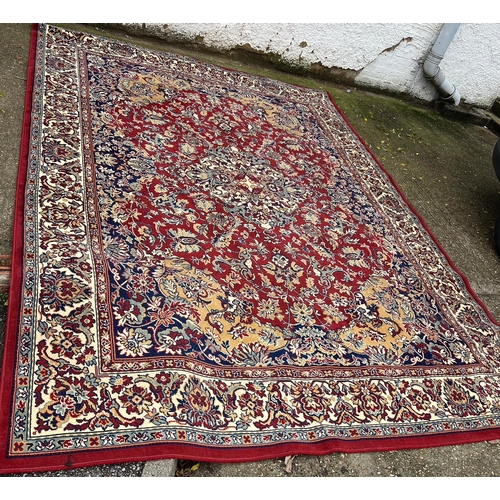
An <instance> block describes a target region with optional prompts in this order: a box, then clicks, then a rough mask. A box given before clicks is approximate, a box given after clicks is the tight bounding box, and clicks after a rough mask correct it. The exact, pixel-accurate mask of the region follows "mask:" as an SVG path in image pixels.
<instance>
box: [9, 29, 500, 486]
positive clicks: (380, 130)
mask: <svg viewBox="0 0 500 500" xmlns="http://www.w3.org/2000/svg"><path fill="white" fill-rule="evenodd" d="M68 27H72V28H74V29H80V30H84V31H89V32H91V33H95V34H100V35H107V36H112V37H116V38H119V39H121V40H125V41H128V42H133V43H138V44H140V45H143V46H146V47H149V48H153V49H157V50H167V51H170V52H178V53H182V54H184V55H190V56H192V57H195V58H198V59H203V60H205V61H208V62H212V63H214V64H219V65H222V66H225V67H231V68H234V69H238V70H242V71H246V72H249V73H254V74H259V75H263V76H267V77H271V78H275V79H278V80H284V81H287V82H289V83H295V84H299V85H304V86H310V87H315V88H322V89H325V90H328V91H329V92H330V93H331V95H332V96H333V98H334V100H335V101H336V102H337V104H338V105H339V106H340V108H341V109H342V110H343V111H344V113H345V115H346V116H347V118H348V119H349V121H350V122H351V124H352V125H353V126H354V127H355V129H356V130H357V131H358V133H359V134H360V135H361V136H362V137H363V138H364V140H365V142H366V143H367V144H368V145H369V147H370V148H371V149H372V150H373V151H374V153H375V154H376V155H377V157H378V159H379V160H380V162H381V163H382V164H383V165H384V167H385V168H386V169H387V170H388V171H389V173H390V174H391V175H392V176H393V178H394V180H395V181H396V183H397V184H398V185H399V187H400V188H401V190H402V191H403V193H404V194H405V195H406V197H407V199H408V200H409V202H410V203H411V204H412V205H413V206H414V208H415V209H416V210H417V212H418V213H419V214H420V215H421V216H422V217H423V219H424V220H425V221H426V223H427V225H428V226H429V228H430V230H431V231H432V232H433V234H434V235H435V236H436V238H437V239H438V241H439V242H440V243H441V245H442V246H443V247H444V249H445V251H446V252H447V253H448V255H449V256H450V257H451V259H452V260H453V262H454V263H455V264H456V266H457V267H458V269H459V270H460V271H461V272H462V273H463V274H465V275H466V276H467V277H468V278H469V281H470V284H471V286H472V288H473V289H474V291H475V292H476V293H477V295H478V296H479V298H480V299H481V300H482V301H483V302H484V304H485V305H486V307H487V308H488V309H489V311H490V312H491V313H492V315H493V316H494V317H495V318H498V319H500V300H499V299H500V259H499V257H498V256H497V254H496V252H495V249H494V246H493V228H494V224H495V220H496V218H497V216H499V215H500V182H499V181H498V179H497V177H496V175H495V172H494V170H493V167H492V163H491V154H492V151H493V146H494V144H495V142H496V140H497V135H496V134H495V133H493V132H492V131H491V130H490V129H489V128H487V127H486V126H484V125H476V124H471V123H465V122H462V121H458V120H456V119H451V118H450V117H445V116H443V114H442V113H440V112H439V111H438V110H437V109H435V108H433V107H432V106H422V105H421V103H416V102H412V101H407V100H402V99H401V98H395V97H389V96H384V95H378V94H374V93H372V92H367V91H363V90H360V89H356V88H353V87H348V86H345V85H342V84H341V83H339V82H332V81H325V80H319V79H315V78H313V77H308V76H305V75H302V76H299V75H293V74H289V73H286V72H283V71H280V70H278V69H275V68H273V67H271V65H270V64H268V63H265V62H262V61H259V60H257V59H256V58H255V56H252V57H249V56H248V55H246V54H244V53H241V52H238V53H228V54H212V53H208V52H203V51H202V50H200V49H199V48H198V49H196V50H194V49H193V48H189V47H187V46H180V45H169V44H166V43H162V42H159V41H155V40H153V39H148V38H145V37H142V38H133V37H131V36H129V35H127V34H125V33H123V32H120V31H117V30H112V29H111V28H107V27H105V26H102V25H100V26H99V25H97V26H77V25H72V26H68ZM29 37H30V26H29V25H24V24H0V47H2V50H1V51H0V68H1V70H0V130H1V135H0V256H1V255H8V254H9V253H10V250H11V244H12V240H11V233H12V221H13V205H14V193H15V185H16V177H17V164H18V155H19V144H20V133H21V123H22V110H23V103H24V93H25V83H26V68H27V60H28V49H29ZM6 301H7V296H6V295H5V294H0V349H1V348H3V339H4V334H5V321H6V310H7V305H6ZM173 466H175V462H173V461H165V462H155V463H149V464H147V465H145V464H144V463H131V464H120V465H112V466H99V467H90V468H85V469H75V470H71V471H61V472H50V473H48V472H47V473H39V474H22V476H34V475H37V476H141V475H142V476H155V475H156V476H158V475H160V476H162V475H163V476H170V475H173V474H174V469H173ZM176 475H177V476H179V477H201V476H205V477H206V476H224V477H228V476H307V477H312V476H356V477H368V476H406V477H418V476H440V477H452V476H455V477H457V476H476V477H484V476H499V475H500V446H499V445H498V444H496V443H486V442H483V443H476V444H468V445H462V446H449V447H443V448H429V449H424V450H406V451H396V452H385V453H361V454H344V453H334V454H332V455H327V456H320V457H318V456H298V457H295V458H294V460H293V462H292V465H291V472H290V471H287V470H286V469H285V461H284V459H276V460H266V461H261V462H256V463H239V464H219V463H201V464H199V463H195V462H186V461H179V462H178V463H177V472H176Z"/></svg>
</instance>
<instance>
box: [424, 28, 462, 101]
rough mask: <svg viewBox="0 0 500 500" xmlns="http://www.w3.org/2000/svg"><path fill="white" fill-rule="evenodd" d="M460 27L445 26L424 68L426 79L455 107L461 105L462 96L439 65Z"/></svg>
mask: <svg viewBox="0 0 500 500" xmlns="http://www.w3.org/2000/svg"><path fill="white" fill-rule="evenodd" d="M459 26H460V23H449V24H444V25H443V27H442V28H441V32H440V33H439V36H438V37H437V40H436V41H435V42H434V45H433V46H432V48H431V51H430V52H429V55H428V56H427V59H426V60H425V62H424V66H423V69H424V76H425V78H427V79H428V80H429V81H430V82H431V83H432V84H433V85H434V86H435V87H436V88H437V90H438V92H439V95H440V96H441V98H442V99H444V100H445V101H448V102H452V103H453V104H454V105H455V106H458V104H459V103H460V94H459V92H458V90H457V88H456V87H455V85H453V83H451V82H450V81H449V80H448V78H446V76H445V75H444V73H443V71H442V70H441V68H440V67H439V63H440V62H441V61H442V59H443V56H444V53H445V52H446V49H447V48H448V45H450V43H451V41H452V40H453V37H454V36H455V33H456V32H457V30H458V27H459Z"/></svg>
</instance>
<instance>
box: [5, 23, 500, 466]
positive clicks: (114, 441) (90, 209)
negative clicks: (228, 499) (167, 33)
mask: <svg viewBox="0 0 500 500" xmlns="http://www.w3.org/2000/svg"><path fill="white" fill-rule="evenodd" d="M13 241H14V243H13V252H12V278H11V291H10V298H9V312H8V325H7V333H6V339H5V353H4V360H3V365H2V379H1V384H2V385H1V413H0V419H1V420H0V453H1V455H0V472H2V473H13V472H28V471H43V470H56V469H64V468H70V467H83V466H90V465H100V464H110V463H122V462H130V461H144V460H158V459H163V458H178V459H191V460H197V461H218V462H240V461H241V462H242V461H253V460H262V459H266V458H276V457H282V456H287V455H297V454H313V455H322V454H327V453H333V452H364V451H384V450H396V449H409V448H423V447H432V446H444V445H451V444H462V443H469V442H477V441H483V440H492V439H498V438H499V437H500V428H499V424H500V417H499V413H500V390H499V389H500V385H499V377H498V372H499V369H498V367H499V363H498V360H499V355H500V352H499V348H498V345H499V340H500V336H499V328H498V324H497V323H496V322H495V320H494V319H493V318H492V316H491V315H490V314H489V312H488V311H487V310H486V308H485V307H484V305H483V304H482V303H481V302H480V300H479V299H478V298H477V296H476V295H475V294H474V292H473V291H472V290H471V288H470V286H469V284H468V283H467V280H466V279H465V277H463V276H462V275H461V274H460V272H459V271H458V270H457V269H456V268H455V266H454V265H453V263H452V262H451V261H450V259H449V258H448V257H447V256H446V254H445V252H444V250H443V249H442V248H441V246H440V245H439V243H438V242H437V241H436V240H435V239H434V238H433V236H432V235H431V234H430V231H429V230H428V228H427V226H426V225H425V223H424V221H423V220H422V219H421V218H420V217H419V216H418V214H417V213H416V212H415V210H414V209H413V208H412V207H411V206H410V205H409V203H408V202H407V201H406V199H405V198H404V196H403V194H402V193H401V192H400V190H399V189H398V187H397V186H396V184H395V183H394V181H393V180H392V179H391V177H390V176H389V175H388V174H387V173H386V172H385V170H384V169H383V167H382V166H381V165H380V164H379V163H378V161H377V160H376V158H375V156H374V155H373V154H372V153H371V152H370V151H369V149H368V147H367V146H366V144H364V142H363V140H362V139H361V138H360V137H359V136H358V134H357V133H356V132H355V130H354V129H353V128H352V127H351V126H350V125H349V123H348V122H347V119H346V118H345V116H344V115H343V113H342V112H341V111H340V109H339V108H338V107H337V106H336V104H335V103H334V102H333V100H332V98H331V96H330V95H329V94H328V93H326V92H323V91H317V90H312V89H308V88H302V87H297V86H293V85H289V84H285V83H281V82H277V81H273V80H269V79H266V78H261V77H257V76H251V75H248V74H245V73H241V72H237V71H232V70H227V69H224V68H220V67H216V66H212V65H209V64H206V63H202V62H199V61H195V60H193V59H190V58H187V57H183V56H177V55H173V54H167V53H161V52H155V51H149V50H146V49H142V48H139V47H135V46H133V45H130V44H126V43H122V42H118V41H114V40H107V39H105V38H100V37H95V36H92V35H89V34H84V33H78V32H74V31H71V30H64V29H61V28H56V27H52V26H48V25H43V24H42V25H37V26H34V27H33V31H32V42H31V49H30V62H29V74H28V82H27V92H26V102H25V116H24V123H23V134H22V143H21V156H20V165H19V176H18V187H17V196H16V210H15V224H14V238H13Z"/></svg>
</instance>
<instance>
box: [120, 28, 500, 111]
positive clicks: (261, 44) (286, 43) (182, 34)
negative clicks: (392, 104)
mask: <svg viewBox="0 0 500 500" xmlns="http://www.w3.org/2000/svg"><path fill="white" fill-rule="evenodd" d="M124 26H125V27H128V28H129V29H132V30H134V31H139V32H142V33H145V34H153V35H155V36H159V37H161V38H163V39H166V40H169V41H189V42H194V41H197V42H198V43H202V44H203V45H205V46H206V47H209V48H210V49H212V50H229V49H232V48H237V47H242V46H246V47H247V48H248V47H250V48H251V49H253V50H255V51H258V52H272V53H274V54H277V55H279V56H280V57H281V58H282V59H283V60H285V61H286V62H288V63H291V64H294V65H297V66H300V67H303V68H308V67H309V66H310V65H311V64H314V63H321V64H322V65H323V66H325V67H328V68H332V67H334V68H341V69H350V70H355V71H357V72H358V74H357V76H356V79H355V81H356V82H357V83H359V84H362V85H365V86H371V87H379V88H383V89H388V90H392V91H396V92H403V93H407V94H410V95H411V96H414V97H418V98H421V99H425V100H428V101H431V100H433V99H435V98H436V97H437V92H436V90H435V89H434V87H433V86H432V85H431V84H430V83H429V82H427V81H426V80H425V78H424V76H423V73H422V63H423V61H424V60H425V57H426V56H427V53H428V52H429V50H430V48H431V46H432V44H433V42H434V40H435V39H436V37H437V36H438V34H439V31H440V29H441V26H442V24H435V23H434V24H423V23H421V24H415V23H413V24H403V23H387V24H381V23H376V24H368V23H366V24H358V23H348V24H320V23H313V24H298V23H294V24H276V23H267V24H263V23H246V24H245V23H233V24H215V23H204V24H201V23H194V24H190V23H173V24H145V25H144V24H125V25H124ZM441 68H442V70H443V71H444V73H445V75H446V76H447V77H448V78H449V80H450V81H451V82H452V83H454V84H455V85H456V86H457V88H458V90H459V92H460V94H461V96H462V98H463V99H464V100H465V102H467V103H469V104H473V105H476V106H480V107H484V108H489V107H490V106H491V105H492V104H493V101H494V100H495V99H496V98H498V97H500V24H462V25H461V26H460V28H459V30H458V32H457V34H456V35H455V38H454V39H453V41H452V42H451V44H450V46H449V48H448V50H447V52H446V54H445V57H444V59H443V61H442V63H441Z"/></svg>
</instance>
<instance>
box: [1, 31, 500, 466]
mask: <svg viewBox="0 0 500 500" xmlns="http://www.w3.org/2000/svg"><path fill="white" fill-rule="evenodd" d="M37 43H38V24H34V25H32V28H31V41H30V55H29V62H28V75H27V84H26V97H25V103H24V116H23V124H22V135H21V145H20V156H19V167H18V168H19V170H18V179H17V187H16V201H15V212H14V228H13V246H12V271H11V289H10V292H9V306H8V315H7V326H6V332H5V341H4V355H3V364H2V372H1V380H0V384H1V385H0V474H13V473H21V472H43V471H54V470H69V469H72V468H76V467H91V466H98V465H111V464H119V463H127V462H142V461H150V460H166V459H181V460H182V459H184V460H194V461H201V462H221V463H236V462H251V461H257V460H266V459H277V458H282V457H285V456H289V455H299V454H304V455H318V456H320V455H327V454H331V453H340V452H344V453H361V452H382V451H394V450H401V449H416V448H433V447H440V446H450V445H460V444H467V443H475V442H480V441H488V440H494V439H498V438H500V429H484V430H477V431H457V432H449V433H446V434H438V435H430V436H414V437H388V438H385V437H384V438H381V439H372V438H368V439H363V438H360V439H358V440H352V441H351V440H349V441H344V440H341V439H328V440H324V441H318V442H314V443H310V444H309V443H293V442H290V443H286V444H275V445H265V446H262V447H253V448H241V449H234V448H233V449H221V448H211V447H207V446H202V445H194V444H193V445H182V444H158V445H155V444H148V445H142V446H141V445H138V446H137V447H120V448H114V449H111V450H90V451H81V452H69V453H64V452H61V453H57V454H55V455H37V456H34V457H19V458H9V457H8V444H9V428H10V415H11V401H12V397H11V396H12V389H13V376H12V370H13V368H14V366H15V364H16V356H15V355H16V349H15V347H16V345H17V342H18V339H17V329H18V323H19V307H20V306H21V299H20V292H21V286H22V263H23V259H24V247H23V233H24V224H23V222H24V194H25V185H26V180H27V169H28V162H29V143H30V129H31V112H32V96H33V89H34V78H35V60H36V51H37ZM124 43H126V42H124ZM219 67H223V66H220V65H219ZM223 69H226V70H228V71H232V72H235V73H242V71H240V70H234V69H231V68H224V67H223ZM260 78H266V77H260ZM288 85H290V84H288ZM294 86H295V87H300V88H304V89H307V88H308V87H305V86H301V85H295V84H294ZM321 91H322V92H325V93H326V94H327V95H328V97H329V99H330V102H331V103H332V105H333V106H334V107H335V109H336V111H337V112H338V113H339V114H340V115H341V117H342V119H343V120H344V121H345V123H346V124H347V125H348V127H349V129H350V130H351V131H352V133H353V134H354V135H355V136H356V137H357V139H358V140H359V141H360V143H361V144H362V146H363V147H364V149H365V150H366V151H367V152H368V153H369V154H370V156H371V157H372V158H373V160H374V161H375V162H376V164H377V166H378V167H379V168H380V169H381V170H382V172H383V173H384V174H385V175H386V176H387V178H388V179H389V181H390V183H391V184H392V186H393V187H394V188H395V189H396V191H397V192H398V194H399V195H400V196H401V197H402V199H403V200H404V202H405V203H406V205H407V206H408V208H409V209H410V210H411V211H412V213H413V214H414V215H415V216H416V217H417V218H418V220H419V222H420V223H421V225H422V226H423V228H424V229H425V230H426V232H427V233H428V234H429V236H430V237H431V239H432V241H433V242H434V243H435V244H436V246H437V247H438V249H439V250H440V252H441V253H442V254H443V256H444V257H445V258H446V260H447V262H448V264H449V265H450V267H451V268H452V269H453V270H454V271H455V272H456V273H457V274H458V275H459V276H460V278H461V279H462V280H463V282H464V285H465V287H466V288H467V291H468V292H469V293H470V295H471V296H472V297H473V299H474V300H475V301H476V302H477V304H478V305H479V306H480V307H481V308H482V309H483V310H484V312H485V313H486V315H487V316H488V318H489V319H490V320H491V321H492V323H494V324H495V325H497V326H500V323H498V322H497V321H496V320H495V319H494V318H493V316H492V315H491V313H490V312H489V311H488V309H487V308H486V306H485V305H484V303H483V302H482V301H481V300H480V299H479V297H478V296H477V295H476V293H475V292H474V290H472V287H471V286H470V283H469V281H468V279H467V278H466V276H465V275H464V274H463V273H461V271H459V270H458V269H457V267H456V266H455V264H454V263H453V261H452V260H451V258H450V257H449V256H448V254H447V253H446V251H445V250H444V248H443V247H442V246H441V244H440V243H439V241H438V240H437V238H436V237H435V236H434V235H433V233H432V231H431V230H430V229H429V227H428V226H427V224H426V222H425V221H424V220H423V218H422V217H421V216H420V215H419V213H418V212H417V211H416V209H415V208H414V207H413V206H412V204H411V203H410V202H409V201H408V199H407V198H406V196H405V195H404V193H403V192H402V191H401V189H400V187H399V186H398V185H397V183H396V182H395V181H394V179H393V177H392V176H391V175H390V174H389V172H387V170H386V169H385V167H384V166H383V165H382V164H381V163H380V162H379V160H378V159H377V157H376V156H375V154H374V153H373V151H372V150H371V149H370V148H369V147H368V145H367V144H366V142H365V141H364V139H363V138H362V137H361V136H360V135H359V133H358V132H357V131H356V130H355V129H354V127H353V126H352V125H351V123H350V122H349V120H348V119H347V117H346V115H345V114H344V112H343V111H342V110H341V109H340V108H339V106H338V105H337V103H336V102H335V101H334V99H333V97H332V96H331V94H330V93H329V92H328V91H325V90H321Z"/></svg>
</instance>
